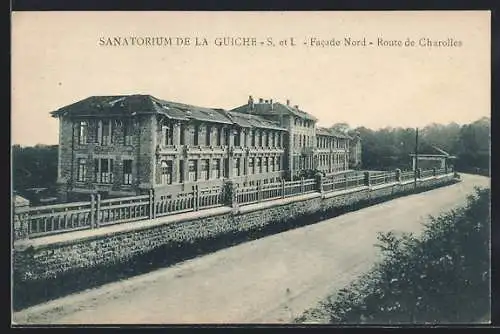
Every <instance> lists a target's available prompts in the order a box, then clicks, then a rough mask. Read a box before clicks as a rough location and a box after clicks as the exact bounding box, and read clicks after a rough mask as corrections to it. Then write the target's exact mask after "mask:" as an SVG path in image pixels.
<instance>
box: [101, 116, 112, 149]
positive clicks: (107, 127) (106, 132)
mask: <svg viewBox="0 0 500 334" xmlns="http://www.w3.org/2000/svg"><path fill="white" fill-rule="evenodd" d="M112 124H113V122H111V120H109V119H106V120H103V121H102V122H101V134H102V136H101V141H100V143H101V145H110V144H111V133H112V129H111V127H112Z"/></svg>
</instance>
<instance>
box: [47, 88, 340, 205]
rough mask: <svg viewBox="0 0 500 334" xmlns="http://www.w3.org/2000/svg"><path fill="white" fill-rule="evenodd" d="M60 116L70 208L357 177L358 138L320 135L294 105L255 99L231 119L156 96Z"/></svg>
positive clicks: (94, 104) (116, 99) (83, 104)
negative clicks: (352, 142)
mask: <svg viewBox="0 0 500 334" xmlns="http://www.w3.org/2000/svg"><path fill="white" fill-rule="evenodd" d="M51 114H52V116H53V117H57V118H58V119H59V161H58V177H57V182H58V185H59V189H61V195H64V196H63V197H65V196H67V199H68V200H72V199H77V198H80V197H82V196H83V197H87V198H88V194H90V193H100V194H102V196H103V197H104V198H105V197H108V196H109V197H120V196H133V195H138V194H145V193H148V192H149V190H150V189H154V191H155V193H156V194H159V195H160V196H169V197H171V196H176V194H179V193H183V192H188V191H191V190H192V189H193V186H194V185H196V186H198V187H199V188H211V187H220V186H222V184H223V181H224V179H232V180H234V181H235V182H236V183H237V184H239V185H241V186H247V185H255V184H257V182H261V183H272V182H276V181H279V180H280V179H282V178H285V179H290V178H296V177H300V176H304V175H303V173H304V171H311V172H312V171H316V170H320V171H322V172H325V173H332V172H339V171H343V170H346V169H347V168H348V164H347V161H348V154H349V140H348V138H346V137H342V136H339V135H338V134H334V133H330V132H328V130H320V133H319V134H318V135H317V133H316V131H317V129H316V119H315V118H314V117H313V116H311V115H309V114H307V113H305V112H304V111H301V110H300V109H299V108H298V106H294V107H291V106H290V105H289V103H287V104H286V105H284V104H281V103H273V102H272V100H267V101H264V100H263V99H261V100H259V102H258V103H255V102H254V101H253V99H252V98H251V97H250V99H249V101H248V103H247V104H245V105H244V106H243V107H238V108H235V109H233V110H231V111H226V110H223V109H214V108H204V107H198V106H193V105H187V104H182V103H177V102H171V101H165V100H161V99H158V98H156V97H153V96H150V95H128V96H94V97H89V98H87V99H84V100H81V101H79V102H76V103H74V104H71V105H68V106H65V107H63V108H60V109H58V110H56V111H54V112H52V113H51ZM325 131H326V132H325ZM325 161H326V162H327V163H326V164H325Z"/></svg>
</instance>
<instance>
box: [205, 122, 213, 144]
mask: <svg viewBox="0 0 500 334" xmlns="http://www.w3.org/2000/svg"><path fill="white" fill-rule="evenodd" d="M211 136H212V127H211V126H210V125H207V128H206V132H205V146H210V145H211Z"/></svg>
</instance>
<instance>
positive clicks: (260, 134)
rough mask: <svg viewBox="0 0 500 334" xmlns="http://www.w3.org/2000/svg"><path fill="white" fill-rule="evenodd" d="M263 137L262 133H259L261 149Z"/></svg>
mask: <svg viewBox="0 0 500 334" xmlns="http://www.w3.org/2000/svg"><path fill="white" fill-rule="evenodd" d="M263 136H264V134H263V133H262V131H259V147H262V139H263V138H262V137H263Z"/></svg>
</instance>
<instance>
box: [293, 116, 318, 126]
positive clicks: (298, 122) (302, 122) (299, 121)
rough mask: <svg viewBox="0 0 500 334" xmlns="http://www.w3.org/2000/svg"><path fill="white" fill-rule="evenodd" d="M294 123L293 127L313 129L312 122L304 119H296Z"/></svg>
mask: <svg viewBox="0 0 500 334" xmlns="http://www.w3.org/2000/svg"><path fill="white" fill-rule="evenodd" d="M294 123H295V126H301V127H305V128H311V129H312V128H314V122H313V121H308V120H305V119H300V118H296V119H295V122H294Z"/></svg>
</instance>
